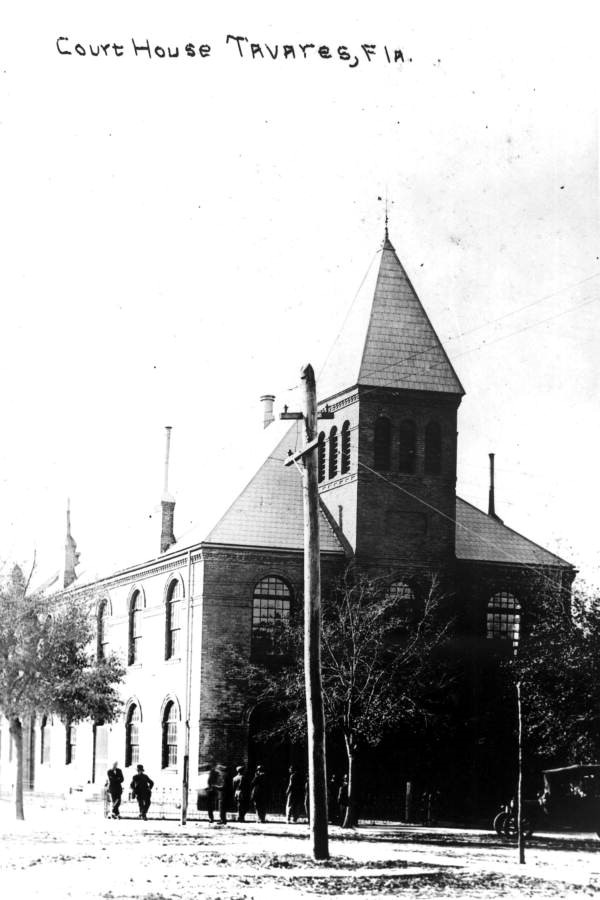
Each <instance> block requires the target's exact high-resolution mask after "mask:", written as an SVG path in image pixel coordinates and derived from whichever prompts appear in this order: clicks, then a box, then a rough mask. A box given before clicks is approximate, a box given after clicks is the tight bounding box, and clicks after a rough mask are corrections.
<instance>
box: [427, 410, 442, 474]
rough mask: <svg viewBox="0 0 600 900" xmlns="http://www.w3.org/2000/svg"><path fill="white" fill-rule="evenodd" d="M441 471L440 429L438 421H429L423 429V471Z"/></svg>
mask: <svg viewBox="0 0 600 900" xmlns="http://www.w3.org/2000/svg"><path fill="white" fill-rule="evenodd" d="M441 471H442V429H441V426H440V423H439V422H430V423H429V424H428V426H427V428H426V429H425V473H426V474H427V475H439V474H440V473H441Z"/></svg>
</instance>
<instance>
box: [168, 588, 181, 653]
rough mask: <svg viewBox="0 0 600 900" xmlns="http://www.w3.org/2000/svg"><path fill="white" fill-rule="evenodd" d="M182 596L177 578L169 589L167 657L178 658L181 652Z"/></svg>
mask: <svg viewBox="0 0 600 900" xmlns="http://www.w3.org/2000/svg"><path fill="white" fill-rule="evenodd" d="M181 597H182V591H181V582H180V580H179V579H178V578H175V579H174V580H173V581H172V582H171V584H170V585H169V589H168V591H167V604H166V611H165V612H166V615H165V659H176V658H177V657H178V656H179V655H180V653H181Z"/></svg>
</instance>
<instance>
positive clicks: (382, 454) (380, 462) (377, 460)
mask: <svg viewBox="0 0 600 900" xmlns="http://www.w3.org/2000/svg"><path fill="white" fill-rule="evenodd" d="M373 437H374V448H373V468H374V469H377V471H378V472H389V470H390V468H391V464H390V457H391V437H392V425H391V422H390V420H389V419H386V418H385V416H381V417H380V418H379V419H377V421H376V422H375V432H374V435H373Z"/></svg>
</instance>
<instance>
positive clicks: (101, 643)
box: [96, 600, 108, 662]
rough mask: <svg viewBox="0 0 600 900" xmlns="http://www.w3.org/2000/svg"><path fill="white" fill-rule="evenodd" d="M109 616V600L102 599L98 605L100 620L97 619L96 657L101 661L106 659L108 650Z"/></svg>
mask: <svg viewBox="0 0 600 900" xmlns="http://www.w3.org/2000/svg"><path fill="white" fill-rule="evenodd" d="M107 616H108V601H107V600H102V601H101V603H100V605H99V607H98V621H97V639H98V644H97V650H96V658H97V660H98V662H101V661H102V660H103V659H106V653H107V650H108V639H107V634H106V618H107Z"/></svg>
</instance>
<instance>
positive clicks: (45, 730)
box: [40, 716, 50, 765]
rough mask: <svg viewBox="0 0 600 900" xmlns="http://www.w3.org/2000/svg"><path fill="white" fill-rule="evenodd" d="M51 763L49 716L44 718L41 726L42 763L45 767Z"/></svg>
mask: <svg viewBox="0 0 600 900" xmlns="http://www.w3.org/2000/svg"><path fill="white" fill-rule="evenodd" d="M49 762H50V725H49V724H48V716H42V724H41V725H40V763H41V764H42V765H44V764H45V763H49Z"/></svg>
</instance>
